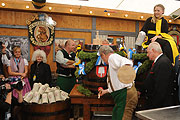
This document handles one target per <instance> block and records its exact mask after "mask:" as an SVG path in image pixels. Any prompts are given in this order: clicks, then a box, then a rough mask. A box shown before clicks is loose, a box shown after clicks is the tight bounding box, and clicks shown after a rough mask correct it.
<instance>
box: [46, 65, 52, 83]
mask: <svg viewBox="0 0 180 120" xmlns="http://www.w3.org/2000/svg"><path fill="white" fill-rule="evenodd" d="M46 65H47V68H46V75H47V77H46V78H47V79H46V80H47V81H46V82H47V83H48V84H49V85H51V81H52V76H51V68H50V66H49V65H48V64H46Z"/></svg>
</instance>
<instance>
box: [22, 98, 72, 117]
mask: <svg viewBox="0 0 180 120" xmlns="http://www.w3.org/2000/svg"><path fill="white" fill-rule="evenodd" d="M70 105H71V104H70V99H68V100H65V101H59V102H56V103H52V104H28V105H24V106H22V113H23V120H69V118H70Z"/></svg>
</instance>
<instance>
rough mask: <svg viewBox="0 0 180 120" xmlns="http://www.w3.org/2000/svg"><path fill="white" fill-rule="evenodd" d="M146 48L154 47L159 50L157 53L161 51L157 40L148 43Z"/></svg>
mask: <svg viewBox="0 0 180 120" xmlns="http://www.w3.org/2000/svg"><path fill="white" fill-rule="evenodd" d="M148 49H149V50H152V49H154V50H155V51H157V52H159V53H162V49H161V46H160V44H159V43H158V42H152V43H150V44H149V46H148Z"/></svg>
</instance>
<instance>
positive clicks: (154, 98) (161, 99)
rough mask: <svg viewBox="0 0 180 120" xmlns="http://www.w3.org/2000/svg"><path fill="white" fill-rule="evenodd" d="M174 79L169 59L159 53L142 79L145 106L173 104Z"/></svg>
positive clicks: (156, 106)
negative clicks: (144, 78) (145, 76)
mask: <svg viewBox="0 0 180 120" xmlns="http://www.w3.org/2000/svg"><path fill="white" fill-rule="evenodd" d="M174 80H175V71H174V67H173V66H172V64H171V61H170V60H169V59H168V58H167V57H166V56H165V55H161V56H160V57H159V58H158V60H157V61H156V62H155V64H154V66H153V67H152V68H151V70H150V73H149V74H148V76H147V78H146V80H145V81H144V89H145V94H146V101H145V108H146V109H150V108H159V107H165V106H171V105H174V104H175V103H174V84H175V83H174V82H175V81H174Z"/></svg>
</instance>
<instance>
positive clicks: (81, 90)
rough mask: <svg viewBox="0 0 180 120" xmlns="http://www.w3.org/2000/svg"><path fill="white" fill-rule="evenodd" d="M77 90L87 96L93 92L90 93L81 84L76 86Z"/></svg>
mask: <svg viewBox="0 0 180 120" xmlns="http://www.w3.org/2000/svg"><path fill="white" fill-rule="evenodd" d="M77 90H78V91H79V92H80V93H82V94H84V95H85V96H88V97H90V96H91V95H93V93H92V92H91V91H90V90H89V89H87V88H84V87H83V85H79V86H77Z"/></svg>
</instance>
